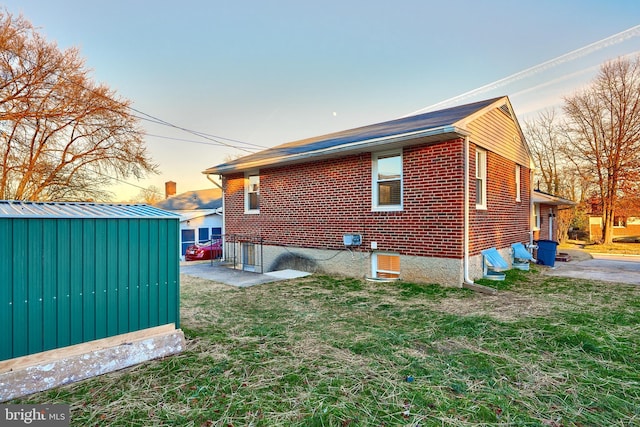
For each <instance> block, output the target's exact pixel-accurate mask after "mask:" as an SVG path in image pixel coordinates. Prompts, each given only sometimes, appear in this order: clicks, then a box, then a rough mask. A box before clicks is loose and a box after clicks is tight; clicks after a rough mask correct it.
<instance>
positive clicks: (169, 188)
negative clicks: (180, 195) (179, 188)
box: [164, 181, 176, 199]
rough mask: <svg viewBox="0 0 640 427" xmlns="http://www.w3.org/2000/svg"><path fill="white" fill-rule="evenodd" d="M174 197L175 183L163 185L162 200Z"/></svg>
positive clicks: (168, 182)
mask: <svg viewBox="0 0 640 427" xmlns="http://www.w3.org/2000/svg"><path fill="white" fill-rule="evenodd" d="M175 195H176V183H175V182H173V181H167V182H165V183H164V198H165V199H168V198H169V197H171V196H175Z"/></svg>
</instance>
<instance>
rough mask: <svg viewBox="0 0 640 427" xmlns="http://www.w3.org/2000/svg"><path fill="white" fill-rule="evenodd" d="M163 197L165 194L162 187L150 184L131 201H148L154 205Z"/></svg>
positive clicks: (147, 202)
mask: <svg viewBox="0 0 640 427" xmlns="http://www.w3.org/2000/svg"><path fill="white" fill-rule="evenodd" d="M163 199H164V195H163V194H162V192H161V191H160V189H159V188H158V187H156V186H155V185H150V186H149V187H147V188H143V189H141V190H140V192H139V193H138V194H137V195H136V196H135V197H134V198H133V199H132V200H131V201H132V202H133V203H146V204H147V205H153V204H154V203H156V202H159V201H160V200H163Z"/></svg>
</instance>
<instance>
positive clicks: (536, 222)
mask: <svg viewBox="0 0 640 427" xmlns="http://www.w3.org/2000/svg"><path fill="white" fill-rule="evenodd" d="M533 224H534V226H533V227H534V228H533V229H534V230H540V225H541V224H540V205H539V204H538V203H536V204H535V205H533Z"/></svg>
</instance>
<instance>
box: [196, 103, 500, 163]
mask: <svg viewBox="0 0 640 427" xmlns="http://www.w3.org/2000/svg"><path fill="white" fill-rule="evenodd" d="M501 98H503V97H499V98H493V99H488V100H484V101H479V102H474V103H471V104H465V105H461V106H457V107H451V108H446V109H444V110H438V111H432V112H428V113H424V114H419V115H416V116H409V117H403V118H400V119H396V120H391V121H387V122H382V123H377V124H373V125H368V126H363V127H359V128H355V129H349V130H345V131H341V132H335V133H331V134H328V135H322V136H317V137H313V138H308V139H303V140H300V141H294V142H289V143H286V144H282V145H278V146H276V147H273V148H268V149H266V150H263V151H260V152H258V153H255V154H250V155H248V156H244V157H241V158H239V159H236V160H233V161H231V162H228V163H223V164H220V165H217V166H214V167H212V168H209V169H207V170H205V171H204V172H203V173H220V172H227V171H233V170H242V169H243V165H250V164H261V163H262V164H275V163H277V162H278V160H277V159H282V158H292V157H295V156H301V155H304V154H307V155H310V154H312V153H314V152H320V151H323V150H325V151H326V150H330V149H338V148H340V147H347V146H349V145H350V144H356V143H366V142H368V141H375V140H379V139H384V138H393V137H395V136H400V135H406V134H411V133H418V132H427V131H430V130H434V131H435V130H438V129H445V128H447V127H451V126H453V125H454V124H455V123H456V122H459V121H460V120H462V119H464V118H466V117H468V116H470V115H472V114H473V113H475V112H477V111H479V110H481V109H483V108H485V107H487V106H488V105H491V104H492V103H494V102H496V101H497V100H498V99H501ZM451 130H452V129H451ZM270 160H272V161H273V162H272V163H270V162H269V161H270Z"/></svg>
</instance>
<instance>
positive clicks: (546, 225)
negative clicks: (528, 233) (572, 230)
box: [532, 190, 577, 241]
mask: <svg viewBox="0 0 640 427" xmlns="http://www.w3.org/2000/svg"><path fill="white" fill-rule="evenodd" d="M532 199H533V239H534V240H554V241H558V240H559V238H558V221H557V220H556V218H557V216H558V210H559V209H563V208H566V207H569V206H575V205H576V204H577V203H576V202H573V201H571V200H568V199H563V198H562V197H558V196H554V195H552V194H549V193H545V192H542V191H540V190H534V191H533V195H532Z"/></svg>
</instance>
